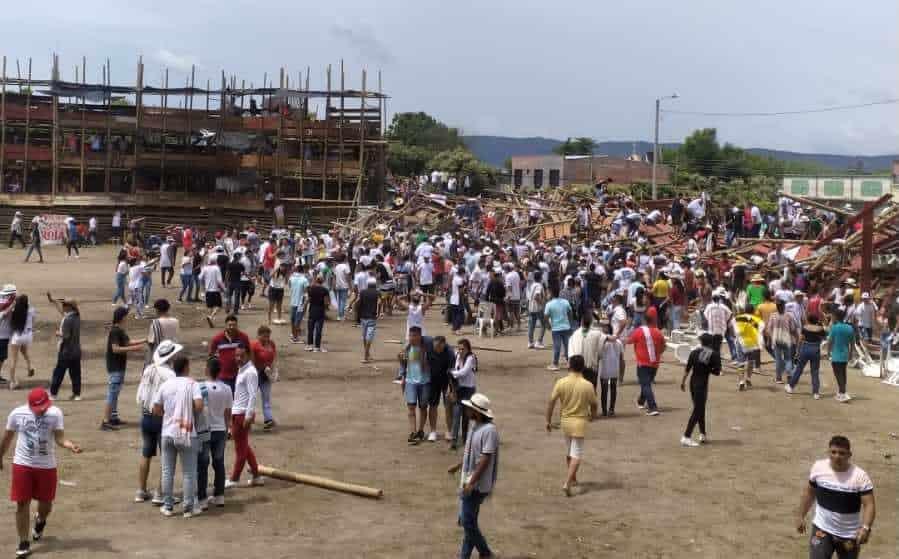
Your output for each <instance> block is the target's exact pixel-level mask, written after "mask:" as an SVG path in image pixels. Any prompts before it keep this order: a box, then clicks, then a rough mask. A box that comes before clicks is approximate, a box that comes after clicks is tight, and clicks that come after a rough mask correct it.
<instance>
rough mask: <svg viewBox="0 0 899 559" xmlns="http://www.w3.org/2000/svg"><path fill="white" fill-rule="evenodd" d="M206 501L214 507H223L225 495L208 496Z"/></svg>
mask: <svg viewBox="0 0 899 559" xmlns="http://www.w3.org/2000/svg"><path fill="white" fill-rule="evenodd" d="M208 503H209V504H211V505H213V506H216V507H223V506H225V496H224V495H219V496H218V497H209V501H208Z"/></svg>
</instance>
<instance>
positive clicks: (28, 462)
mask: <svg viewBox="0 0 899 559" xmlns="http://www.w3.org/2000/svg"><path fill="white" fill-rule="evenodd" d="M17 434H18V436H16V435H17ZM14 436H16V449H15V451H14V454H13V461H12V484H11V489H10V500H11V501H13V502H15V503H16V530H17V531H18V535H19V546H18V548H17V549H16V557H25V556H27V555H29V554H30V553H31V543H30V542H29V541H28V529H29V524H30V520H31V519H30V518H29V517H30V515H31V501H32V500H35V501H37V502H38V506H37V514H36V515H35V517H34V528H33V529H32V530H31V539H33V540H34V541H38V540H40V539H41V537H43V535H44V528H46V526H47V517H48V516H49V515H50V511H51V510H52V508H53V500H54V499H55V497H56V479H57V477H56V452H55V448H56V447H55V446H54V444H53V443H54V442H55V443H56V445H59V446H61V447H63V448H67V449H69V450H71V451H72V452H73V453H74V454H78V453H80V452H81V447H79V446H78V445H77V444H75V443H73V442H72V441H70V440H68V439H66V438H65V432H64V431H63V416H62V411H61V410H60V409H59V408H57V407H56V406H54V405H53V402H52V400H51V399H50V394H48V393H47V390H46V389H44V388H42V387H38V388H34V389H32V390H31V392H29V393H28V404H27V405H23V406H19V407H17V408H15V409H14V410H12V412H10V414H9V417H8V418H7V419H6V434H5V435H4V437H3V442H2V443H0V469H3V456H5V455H6V451H7V450H9V447H10V446H11V445H12V439H13V437H14Z"/></svg>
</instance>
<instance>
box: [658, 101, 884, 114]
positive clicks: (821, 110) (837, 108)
mask: <svg viewBox="0 0 899 559" xmlns="http://www.w3.org/2000/svg"><path fill="white" fill-rule="evenodd" d="M896 103H899V98H896V99H883V100H881V101H871V102H869V103H858V104H854V105H834V106H832V107H820V108H817V109H802V110H798V111H776V112H743V113H741V112H733V113H714V112H704V111H677V110H669V109H663V110H662V112H663V113H668V114H679V115H696V116H786V115H801V114H810V113H828V112H833V111H846V110H850V109H861V108H865V107H874V106H877V105H895V104H896Z"/></svg>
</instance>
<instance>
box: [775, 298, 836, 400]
mask: <svg viewBox="0 0 899 559" xmlns="http://www.w3.org/2000/svg"><path fill="white" fill-rule="evenodd" d="M826 337H827V331H826V330H824V327H823V326H821V324H820V320H819V319H818V315H816V314H811V315H809V316H808V318H807V322H806V323H805V324H804V325H803V326H802V335H801V336H800V338H799V345H798V347H799V361H798V362H797V363H796V367H795V368H794V369H793V375H792V376H791V377H790V381H789V382H788V383H787V385H786V386H785V387H784V390H785V391H786V393H787V394H792V393H793V389H795V388H796V384H798V383H799V377H801V376H802V370H803V369H804V368H805V364H806V363H808V364H809V369H810V370H811V375H812V397H814V398H815V400H820V399H821V394H820V389H821V380H820V377H819V375H818V371H819V370H820V368H821V343H822V342H823V341H824V338H826Z"/></svg>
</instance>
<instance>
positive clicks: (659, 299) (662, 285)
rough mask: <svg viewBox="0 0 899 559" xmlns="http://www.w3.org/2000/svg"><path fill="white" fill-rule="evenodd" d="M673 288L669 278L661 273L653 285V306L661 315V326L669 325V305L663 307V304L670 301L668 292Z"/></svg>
mask: <svg viewBox="0 0 899 559" xmlns="http://www.w3.org/2000/svg"><path fill="white" fill-rule="evenodd" d="M670 288H671V283H669V281H668V276H667V275H666V274H665V272H661V273H659V277H658V278H657V279H656V281H655V283H653V284H652V289H651V290H650V291H651V293H652V306H654V307H655V308H656V312H657V313H659V322H658V324H659V325H665V324H668V321H667V320H666V318H665V315H666V314H667V312H666V311H667V310H668V309H667V305H664V306H663V303H665V301H666V300H667V299H668V290H669V289H670Z"/></svg>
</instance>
